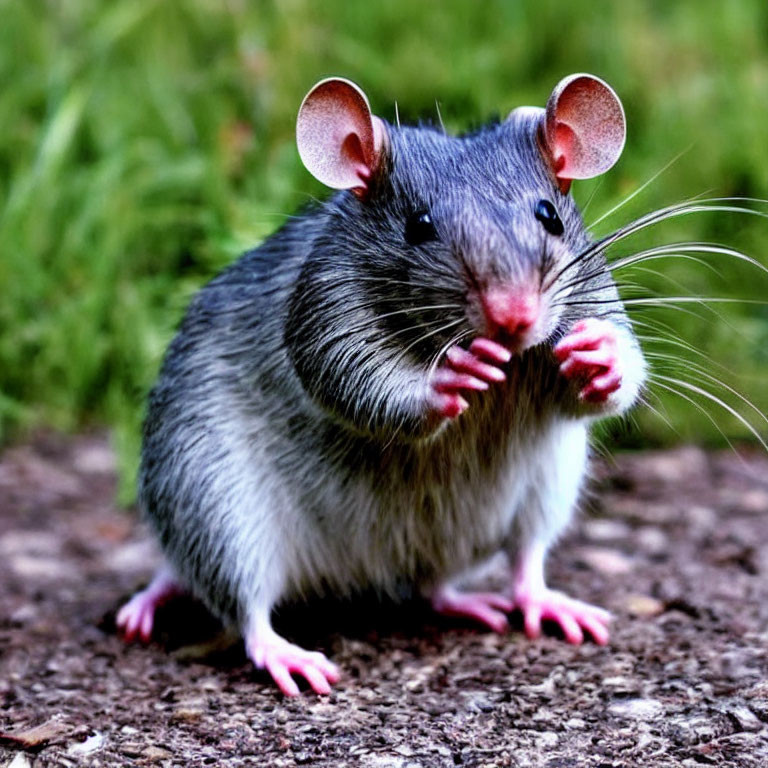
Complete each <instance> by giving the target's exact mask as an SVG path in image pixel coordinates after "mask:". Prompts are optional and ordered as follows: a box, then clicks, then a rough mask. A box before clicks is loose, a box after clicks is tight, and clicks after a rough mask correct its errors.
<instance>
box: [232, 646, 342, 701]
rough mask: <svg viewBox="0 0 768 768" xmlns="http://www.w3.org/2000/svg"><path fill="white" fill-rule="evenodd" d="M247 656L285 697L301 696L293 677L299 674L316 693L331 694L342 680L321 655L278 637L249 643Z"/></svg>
mask: <svg viewBox="0 0 768 768" xmlns="http://www.w3.org/2000/svg"><path fill="white" fill-rule="evenodd" d="M246 647H247V650H248V655H249V656H250V658H251V660H252V661H253V663H254V664H255V665H256V666H257V667H259V668H260V669H266V670H267V672H269V674H270V675H271V676H272V679H273V680H274V681H275V682H276V683H277V687H278V688H279V689H280V690H281V691H282V692H283V693H284V694H285V695H286V696H298V695H299V686H298V685H297V684H296V681H295V680H294V679H293V677H292V675H294V674H296V675H300V676H301V677H303V678H304V679H305V680H306V681H307V682H308V683H309V686H310V688H312V690H313V691H314V692H315V693H319V694H323V695H325V694H328V693H330V692H331V684H332V683H336V682H338V680H339V670H338V668H337V667H336V665H335V664H333V663H332V662H331V661H329V660H328V659H327V658H326V657H325V656H324V655H323V654H322V653H319V652H317V651H305V650H304V649H303V648H300V647H299V646H298V645H294V644H293V643H289V642H288V641H287V640H285V639H284V638H282V637H280V636H279V635H274V634H273V635H272V637H271V638H270V639H268V640H266V641H263V642H259V641H255V642H253V643H247V644H246Z"/></svg>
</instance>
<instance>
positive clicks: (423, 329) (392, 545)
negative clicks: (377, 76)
mask: <svg viewBox="0 0 768 768" xmlns="http://www.w3.org/2000/svg"><path fill="white" fill-rule="evenodd" d="M624 136H625V129H624V112H623V109H622V107H621V103H620V101H619V100H618V98H617V96H616V95H615V93H614V92H613V91H612V90H611V88H610V87H609V86H608V85H607V84H605V83H604V82H603V81H602V80H600V79H598V78H595V77H593V76H591V75H572V76H571V77H568V78H565V79H564V80H563V81H561V82H560V83H559V84H558V85H557V87H556V88H555V89H554V91H553V93H552V95H551V96H550V99H549V101H548V103H547V107H546V109H535V108H529V107H524V108H519V109H516V110H514V111H513V112H512V113H511V114H510V115H509V117H508V118H507V119H505V120H503V121H501V122H498V123H496V124H492V125H489V126H487V127H485V128H483V129H482V130H479V131H477V132H474V133H471V134H468V135H465V136H460V137H451V136H448V135H446V134H445V133H443V132H441V131H438V130H435V129H433V128H430V127H425V126H417V127H406V126H404V127H400V126H393V125H389V124H387V123H385V122H384V121H383V120H381V119H380V118H378V117H376V116H374V115H372V114H371V111H370V108H369V105H368V101H367V99H366V97H365V95H364V94H363V93H362V91H361V90H360V89H359V88H358V87H357V86H356V85H354V84H353V83H350V82H349V81H346V80H342V79H337V78H334V79H330V80H325V81H321V82H320V83H318V84H317V85H316V86H315V87H314V88H313V89H312V90H311V91H310V92H309V94H308V95H307V96H306V98H305V100H304V102H303V103H302V106H301V109H300V111H299V118H298V122H297V142H298V148H299V153H300V155H301V157H302V160H303V161H304V163H305V165H306V167H307V168H308V170H309V171H310V172H312V173H313V174H314V175H315V176H316V177H317V178H318V179H320V180H321V181H323V182H324V183H325V184H327V185H328V186H330V187H333V188H335V189H337V190H339V191H337V192H336V193H335V194H334V195H333V196H332V197H331V198H330V199H329V200H327V201H326V202H325V203H323V204H319V205H317V206H316V207H313V208H311V209H309V210H307V211H306V212H304V213H302V215H300V216H298V217H295V218H292V219H290V220H289V221H288V222H287V223H286V224H285V225H284V226H283V227H282V228H281V229H280V230H279V231H278V232H277V233H276V234H274V235H273V236H272V237H270V238H269V239H268V240H267V241H266V242H265V243H264V244H263V245H261V246H260V247H258V248H256V249H255V250H253V251H250V252H249V253H246V254H245V255H244V256H243V257H241V259H240V260H239V261H237V262H236V263H235V264H233V265H232V266H231V267H229V268H228V269H226V270H225V271H224V272H223V273H222V274H220V275H219V276H218V277H216V278H215V279H214V280H212V281H211V282H210V283H209V284H208V285H207V286H206V287H204V288H203V289H202V290H201V291H200V292H199V293H198V295H197V296H196V297H195V298H194V299H193V301H192V303H191V305H190V307H189V309H188V311H187V314H186V317H185V318H184V320H183V322H182V324H181V327H180V329H179V331H178V333H177V335H176V337H175V338H174V339H173V341H172V343H171V345H170V347H169V349H168V352H167V354H166V357H165V361H164V364H163V367H162V371H161V373H160V376H159V379H158V381H157V383H156V385H155V387H154V389H153V390H152V393H151V395H150V398H149V407H148V412H147V416H146V422H145V428H144V442H143V451H142V462H141V469H140V474H139V501H140V505H141V508H142V510H143V512H144V514H145V515H146V517H147V519H148V520H149V522H150V523H151V525H152V527H153V528H154V530H155V531H156V533H157V535H158V537H159V541H160V544H161V546H162V548H163V550H164V553H165V556H166V558H167V563H168V565H167V566H165V567H164V568H163V569H161V571H160V572H159V573H158V574H157V576H156V577H155V579H154V581H153V582H152V583H151V584H150V585H149V587H147V588H146V589H145V590H143V591H141V592H139V593H137V595H135V596H134V597H133V598H132V599H131V601H130V602H128V603H127V604H126V605H125V606H124V607H123V608H122V609H121V611H120V613H119V614H118V620H117V621H118V625H119V626H120V627H121V629H122V631H123V633H124V634H125V636H126V637H127V638H128V639H133V638H136V637H141V638H142V639H144V640H148V639H149V637H150V636H151V632H152V622H153V616H154V612H155V609H156V607H157V606H158V605H159V604H160V603H161V602H163V601H164V600H166V599H168V597H169V596H171V595H172V594H174V593H176V592H178V591H181V590H188V591H191V592H192V593H193V594H194V595H196V596H197V597H199V598H200V599H201V600H203V602H204V603H205V604H206V605H207V606H208V607H209V608H210V609H211V611H213V612H214V613H215V614H216V615H217V616H219V617H221V618H222V619H223V620H224V621H226V622H229V623H233V624H235V625H236V626H237V627H239V629H240V630H241V632H242V634H243V636H244V639H245V646H246V650H247V652H248V655H249V656H250V658H251V659H252V660H253V662H254V663H255V664H256V666H257V667H260V668H266V669H267V670H268V671H269V673H270V674H271V675H272V677H273V678H274V680H275V681H276V682H277V684H278V686H279V687H280V689H281V690H282V691H283V692H284V693H286V694H288V695H295V694H297V693H298V691H299V689H298V686H297V684H296V681H295V680H294V679H293V677H292V675H294V674H296V675H300V676H303V677H304V678H305V679H306V680H307V681H308V683H309V685H310V686H311V687H312V688H313V689H314V690H315V691H316V692H318V693H327V692H328V691H329V690H330V684H331V683H333V682H335V681H337V680H338V677H339V672H338V670H337V668H336V667H335V665H333V664H332V663H331V662H330V661H329V660H328V659H327V658H326V657H325V656H323V655H322V654H320V653H317V652H310V651H306V650H304V649H302V648H299V647H298V646H296V645H293V644H291V643H289V642H288V641H287V640H285V639H284V638H282V637H280V636H279V635H278V634H277V633H276V632H275V631H274V629H273V628H272V625H271V613H272V610H273V608H274V607H275V606H276V605H277V604H279V603H281V602H282V601H285V600H289V599H292V598H296V597H300V596H304V595H307V594H310V593H316V592H322V591H327V592H331V593H333V594H338V595H349V594H351V593H353V592H355V591H358V590H362V589H368V588H373V589H374V590H378V591H379V592H380V593H382V594H389V595H392V596H397V595H398V594H400V592H399V588H400V587H401V586H402V585H403V584H408V585H411V586H412V587H413V588H415V589H416V590H419V591H420V592H421V593H423V594H424V595H426V596H428V597H429V598H431V601H432V604H433V606H434V607H435V609H436V610H438V611H440V612H442V613H445V614H449V615H457V616H466V617H471V618H474V619H476V620H478V621H480V622H481V623H482V624H485V625H487V626H489V627H490V628H492V629H493V630H496V631H499V632H501V631H504V630H505V629H506V628H507V614H508V613H509V612H510V611H512V610H513V609H515V608H518V609H520V610H521V611H522V613H523V617H524V623H525V629H526V633H527V634H528V635H529V636H530V637H536V636H537V635H538V634H539V633H540V631H541V621H542V619H545V618H546V619H552V620H554V621H556V622H557V623H559V625H560V626H561V627H562V630H563V632H564V635H565V638H566V639H567V640H568V641H569V642H572V643H579V642H581V641H582V640H583V637H584V632H585V631H586V632H588V633H589V634H591V635H592V637H593V638H594V640H595V641H596V642H598V643H601V644H603V643H605V642H607V639H608V630H607V626H606V625H607V623H608V620H609V615H608V614H607V612H605V611H603V610H602V609H600V608H596V607H593V606H590V605H587V604H585V603H581V602H579V601H577V600H573V599H571V598H569V597H567V596H566V595H564V594H562V593H560V592H556V591H553V590H550V589H549V588H548V587H547V586H546V584H545V580H544V559H545V555H546V552H547V550H548V548H549V547H550V546H551V544H552V543H553V542H554V541H555V539H556V538H557V536H558V535H559V534H560V533H561V532H562V531H563V529H564V528H565V527H566V525H567V524H568V522H569V521H570V520H571V517H572V515H573V512H574V509H575V508H576V506H577V502H578V497H579V494H580V490H581V488H582V484H583V480H584V476H585V472H586V467H587V461H588V432H589V428H590V424H591V423H592V422H593V421H594V420H596V419H598V418H602V417H605V416H610V415H614V414H618V413H622V412H623V411H625V410H626V409H627V408H629V407H630V406H631V405H632V403H633V402H634V401H635V400H636V399H637V397H638V393H639V391H640V388H641V386H642V384H643V381H644V376H645V363H644V360H643V356H642V353H641V351H640V348H639V345H638V343H637V340H636V338H635V336H634V334H633V331H632V327H631V325H630V323H629V321H628V319H627V317H626V315H625V313H624V310H623V308H622V305H621V302H620V301H619V297H618V294H617V290H616V287H615V285H614V283H613V281H612V278H611V276H610V273H609V271H608V270H607V268H606V265H605V260H604V256H603V254H602V252H601V250H600V247H599V244H593V243H591V241H590V239H589V237H588V235H587V233H586V230H585V228H584V225H583V223H582V219H581V216H580V213H579V211H578V209H577V206H576V205H575V203H574V201H573V199H572V198H571V197H570V195H569V194H568V191H569V187H570V184H571V180H572V179H576V178H587V177H590V176H594V175H596V174H599V173H602V172H604V171H605V170H607V169H608V168H609V167H611V166H612V165H613V163H614V162H615V161H616V159H617V158H618V156H619V154H620V153H621V150H622V148H623V145H624ZM499 550H502V551H504V552H506V553H507V554H508V557H509V564H510V567H509V573H508V583H507V588H506V589H504V590H502V591H501V592H499V593H490V592H464V591H461V590H460V589H459V588H458V586H457V583H458V581H459V580H460V579H461V576H462V575H463V574H464V573H465V572H466V571H467V570H468V569H471V568H473V567H475V566H477V565H478V564H479V563H481V562H483V561H484V560H485V559H487V558H488V557H490V556H491V555H493V554H494V553H497V552H498V551H499Z"/></svg>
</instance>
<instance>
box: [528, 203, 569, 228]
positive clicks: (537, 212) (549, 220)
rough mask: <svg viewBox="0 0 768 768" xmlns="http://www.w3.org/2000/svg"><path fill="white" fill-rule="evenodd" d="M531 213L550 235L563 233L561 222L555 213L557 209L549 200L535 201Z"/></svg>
mask: <svg viewBox="0 0 768 768" xmlns="http://www.w3.org/2000/svg"><path fill="white" fill-rule="evenodd" d="M533 214H534V216H536V218H537V219H538V220H539V221H540V222H541V224H542V226H543V227H544V229H546V230H547V232H549V234H550V235H562V234H563V222H562V221H561V220H560V217H559V216H558V215H557V209H556V208H555V206H554V205H552V203H550V202H549V200H539V202H538V203H536V208H534V211H533Z"/></svg>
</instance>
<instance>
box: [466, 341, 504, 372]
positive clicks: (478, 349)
mask: <svg viewBox="0 0 768 768" xmlns="http://www.w3.org/2000/svg"><path fill="white" fill-rule="evenodd" d="M469 351H470V352H471V353H472V354H473V355H477V356H478V357H484V358H485V359H486V360H491V361H493V362H494V363H501V364H502V365H503V364H504V363H508V362H509V361H510V360H511V359H512V353H511V352H510V351H509V350H508V349H507V348H506V347H502V346H501V344H499V343H498V342H495V341H492V340H491V339H486V338H483V337H482V336H480V337H478V338H477V339H475V340H474V341H473V342H472V343H471V344H470V345H469Z"/></svg>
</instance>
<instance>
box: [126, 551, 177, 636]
mask: <svg viewBox="0 0 768 768" xmlns="http://www.w3.org/2000/svg"><path fill="white" fill-rule="evenodd" d="M184 592H186V590H185V589H184V587H183V586H181V584H179V582H178V581H177V579H176V577H175V576H174V574H173V572H172V571H171V569H170V568H169V567H168V566H167V565H164V566H162V567H161V568H160V569H159V570H158V572H157V573H156V574H155V576H154V578H153V579H152V581H151V583H150V584H149V586H147V587H146V588H145V589H142V590H140V591H139V592H137V593H136V594H135V595H134V596H133V597H132V598H131V599H130V600H129V601H128V602H127V603H126V604H125V605H124V606H123V607H122V608H121V609H120V610H119V611H118V613H117V617H116V618H115V624H116V625H117V628H118V630H119V631H120V632H121V633H122V635H123V637H124V638H125V640H126V642H129V643H130V642H132V641H134V640H136V639H141V640H142V641H143V642H145V643H148V642H149V640H150V638H151V637H152V626H153V624H154V621H155V611H156V610H157V609H158V608H159V607H160V606H161V605H163V604H164V603H167V602H168V601H169V600H171V599H172V598H174V597H176V596H177V595H181V594H184Z"/></svg>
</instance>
